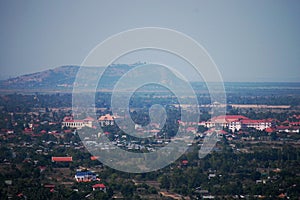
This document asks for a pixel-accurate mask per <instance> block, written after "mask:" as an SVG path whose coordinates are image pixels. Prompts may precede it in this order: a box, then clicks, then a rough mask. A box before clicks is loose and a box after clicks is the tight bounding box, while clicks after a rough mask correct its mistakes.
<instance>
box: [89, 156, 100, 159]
mask: <svg viewBox="0 0 300 200" xmlns="http://www.w3.org/2000/svg"><path fill="white" fill-rule="evenodd" d="M98 158H99V156H91V160H97V159H98Z"/></svg>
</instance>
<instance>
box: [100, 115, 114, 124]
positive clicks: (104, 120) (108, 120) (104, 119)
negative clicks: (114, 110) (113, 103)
mask: <svg viewBox="0 0 300 200" xmlns="http://www.w3.org/2000/svg"><path fill="white" fill-rule="evenodd" d="M98 120H99V123H100V126H102V127H103V126H112V125H114V123H115V121H114V116H112V115H110V114H106V115H103V116H100V117H99V119H98Z"/></svg>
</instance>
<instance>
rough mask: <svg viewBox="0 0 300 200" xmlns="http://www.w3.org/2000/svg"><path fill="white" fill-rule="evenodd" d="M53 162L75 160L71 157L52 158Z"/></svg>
mask: <svg viewBox="0 0 300 200" xmlns="http://www.w3.org/2000/svg"><path fill="white" fill-rule="evenodd" d="M51 160H52V162H72V161H73V158H72V157H71V156H70V157H52V159H51Z"/></svg>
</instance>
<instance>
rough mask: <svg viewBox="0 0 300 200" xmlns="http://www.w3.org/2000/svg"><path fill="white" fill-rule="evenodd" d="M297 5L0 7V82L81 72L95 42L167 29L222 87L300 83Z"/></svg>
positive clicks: (277, 0) (9, 1) (277, 1)
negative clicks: (212, 67)
mask: <svg viewBox="0 0 300 200" xmlns="http://www.w3.org/2000/svg"><path fill="white" fill-rule="evenodd" d="M299 11H300V1H298V0H295V1H292V0H287V1H285V0H272V1H270V0H264V1H261V0H254V1H238V0H236V1H232V0H229V1H225V0H224V1H208V0H207V1H174V0H170V1H161V0H151V1H146V0H145V1H130V0H128V1H114V0H108V1H91V0H90V1H74V0H72V1H71V0H68V1H67V0H64V1H58V0H57V1H44V0H41V1H40V0H35V1H33V0H27V1H17V0H1V1H0V25H1V29H0V30H1V31H0V44H1V45H0V69H1V76H0V78H4V77H8V76H16V75H21V74H26V73H32V72H37V71H42V70H45V69H50V68H55V67H58V66H61V65H79V64H81V63H82V61H83V59H84V58H85V57H86V55H87V54H88V53H89V51H90V50H91V49H93V48H94V47H95V46H96V45H97V44H98V43H99V42H101V41H103V40H104V39H106V38H107V37H109V36H111V35H113V34H116V33H118V32H120V31H124V30H127V29H132V28H137V27H145V26H147V27H149V26H151V27H153V26H154V27H165V28H170V29H175V30H177V31H180V32H183V33H185V34H187V35H189V36H191V37H192V38H194V39H195V40H196V41H197V42H199V43H200V44H201V45H203V46H204V47H205V48H206V50H207V51H208V53H209V54H210V55H211V57H212V58H213V60H214V61H215V63H216V64H217V66H218V67H219V70H220V72H221V74H222V76H223V79H224V80H225V81H300V73H299V72H300V12H299Z"/></svg>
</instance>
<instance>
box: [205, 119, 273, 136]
mask: <svg viewBox="0 0 300 200" xmlns="http://www.w3.org/2000/svg"><path fill="white" fill-rule="evenodd" d="M205 126H206V127H207V128H212V127H216V126H220V127H223V128H228V129H229V130H231V131H232V132H235V131H239V130H240V129H243V128H255V129H257V130H265V129H266V128H270V127H272V120H252V119H249V118H247V117H245V116H243V115H220V116H217V117H213V118H211V120H209V121H207V122H205Z"/></svg>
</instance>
